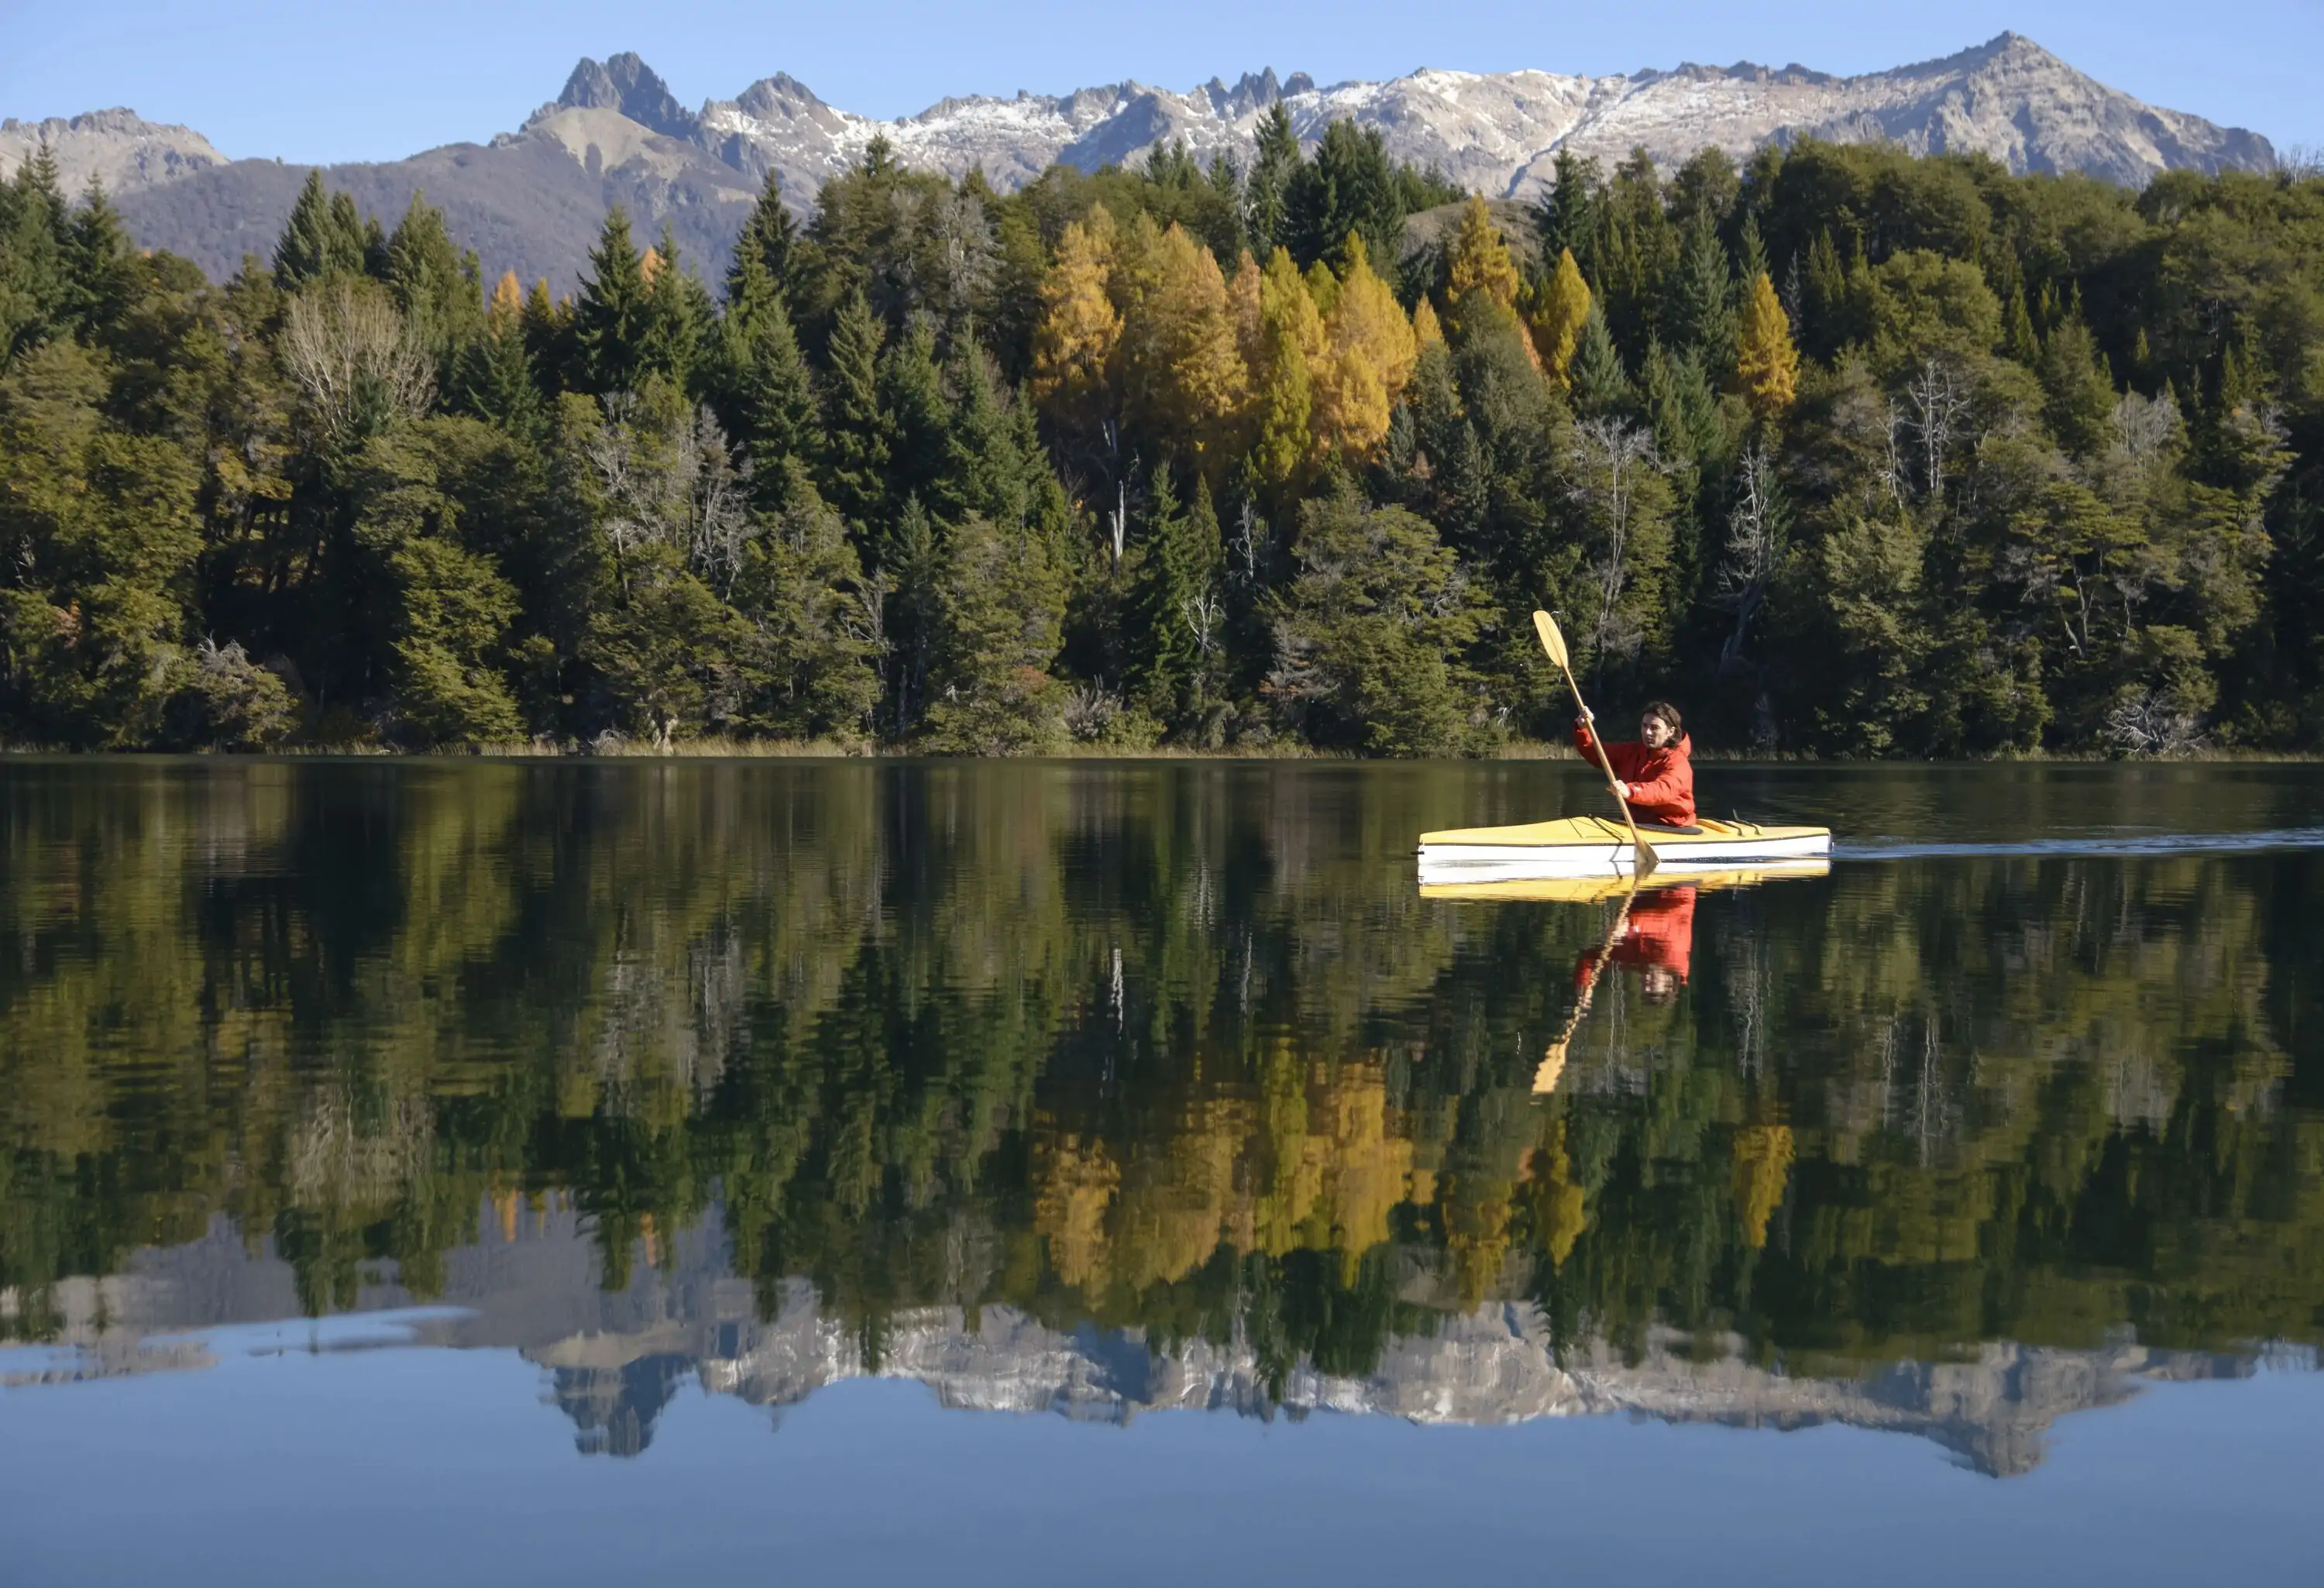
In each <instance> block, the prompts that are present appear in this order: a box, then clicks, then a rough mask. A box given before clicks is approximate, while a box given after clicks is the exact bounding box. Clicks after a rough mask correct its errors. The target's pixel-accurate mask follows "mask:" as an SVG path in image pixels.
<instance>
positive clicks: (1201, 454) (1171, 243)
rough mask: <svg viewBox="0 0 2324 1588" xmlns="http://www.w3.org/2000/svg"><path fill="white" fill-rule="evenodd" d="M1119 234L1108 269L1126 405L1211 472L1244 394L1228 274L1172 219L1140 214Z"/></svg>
mask: <svg viewBox="0 0 2324 1588" xmlns="http://www.w3.org/2000/svg"><path fill="white" fill-rule="evenodd" d="M1126 243H1127V246H1125V247H1124V248H1123V250H1122V258H1121V261H1120V267H1119V268H1117V270H1116V272H1115V282H1116V288H1117V291H1116V305H1117V308H1118V309H1119V310H1120V316H1121V332H1120V352H1119V355H1118V368H1119V371H1120V377H1119V379H1120V388H1119V389H1120V392H1121V399H1122V407H1123V411H1124V413H1125V415H1126V416H1127V417H1128V418H1129V419H1130V420H1132V421H1133V422H1135V423H1137V424H1139V425H1141V426H1143V427H1145V428H1146V429H1149V430H1150V431H1152V432H1153V433H1154V434H1156V435H1158V436H1162V437H1165V438H1167V439H1171V440H1174V441H1176V442H1178V443H1180V444H1182V445H1184V446H1185V447H1186V448H1188V449H1189V450H1190V451H1191V452H1192V453H1193V454H1194V457H1195V458H1196V460H1197V461H1198V463H1200V464H1201V465H1203V466H1205V467H1206V468H1207V469H1209V470H1210V471H1212V472H1213V473H1215V470H1216V467H1217V466H1219V465H1220V464H1221V463H1222V462H1223V461H1224V459H1225V458H1226V457H1228V456H1230V455H1231V452H1232V451H1233V441H1234V439H1235V437H1236V435H1237V433H1238V430H1239V428H1240V420H1241V417H1242V413H1243V410H1244V408H1245V407H1246V406H1247V404H1248V402H1249V401H1250V372H1249V370H1248V369H1247V368H1246V367H1245V366H1244V364H1243V356H1242V350H1241V348H1240V346H1239V343H1238V338H1237V337H1236V335H1235V319H1234V314H1233V311H1232V308H1231V304H1230V303H1229V300H1228V296H1227V282H1226V277H1225V276H1224V275H1222V273H1221V272H1220V271H1219V263H1218V261H1217V260H1216V259H1215V258H1214V257H1213V255H1212V254H1211V251H1210V250H1209V249H1208V248H1205V247H1204V246H1203V245H1202V244H1200V243H1198V242H1196V241H1195V240H1194V237H1193V235H1191V234H1189V233H1188V232H1187V231H1186V229H1185V227H1184V226H1178V225H1176V224H1175V223H1174V224H1173V225H1172V226H1171V227H1170V229H1169V230H1168V231H1167V232H1159V231H1157V230H1156V229H1155V226H1154V223H1153V221H1152V220H1151V219H1149V218H1148V217H1144V216H1140V217H1139V220H1138V223H1137V225H1136V226H1132V227H1130V230H1129V234H1128V236H1127V238H1126Z"/></svg>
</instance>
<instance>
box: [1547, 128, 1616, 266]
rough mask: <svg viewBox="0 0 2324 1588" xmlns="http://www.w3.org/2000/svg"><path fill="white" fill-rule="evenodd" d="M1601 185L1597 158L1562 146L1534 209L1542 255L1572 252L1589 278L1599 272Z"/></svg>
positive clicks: (1550, 257) (1550, 256) (1551, 257)
mask: <svg viewBox="0 0 2324 1588" xmlns="http://www.w3.org/2000/svg"><path fill="white" fill-rule="evenodd" d="M1599 186H1600V179H1599V173H1598V162H1597V161H1595V160H1591V159H1583V158H1581V157H1580V156H1577V155H1574V154H1572V153H1569V152H1566V151H1565V150H1563V149H1561V150H1559V151H1558V152H1557V158H1556V160H1555V161H1554V162H1553V165H1552V175H1551V178H1550V186H1549V191H1548V192H1546V193H1545V194H1544V195H1543V196H1542V199H1541V202H1540V204H1539V206H1538V207H1536V208H1535V211H1534V225H1535V228H1536V229H1537V230H1538V231H1539V232H1540V234H1541V256H1542V257H1543V258H1544V259H1554V258H1555V257H1556V256H1557V255H1559V254H1572V255H1573V261H1574V263H1575V264H1577V265H1579V266H1580V267H1581V269H1582V274H1583V276H1584V277H1586V278H1594V277H1595V276H1596V275H1597V273H1598V271H1597V256H1598V189H1599Z"/></svg>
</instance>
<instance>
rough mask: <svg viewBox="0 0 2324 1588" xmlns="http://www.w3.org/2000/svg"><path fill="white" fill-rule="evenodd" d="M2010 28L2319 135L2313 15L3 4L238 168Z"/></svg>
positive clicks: (52, 106)
mask: <svg viewBox="0 0 2324 1588" xmlns="http://www.w3.org/2000/svg"><path fill="white" fill-rule="evenodd" d="M2010 28H2014V29H2015V30H2016V31H2017V32H2022V33H2025V34H2027V35H2029V36H2030V37H2032V38H2034V39H2036V40H2038V41H2040V42H2042V43H2043V44H2044V45H2046V46H2047V47H2048V48H2049V49H2051V50H2052V51H2055V52H2056V53H2057V54H2059V55H2061V56H2062V57H2063V58H2065V59H2066V60H2069V61H2070V62H2072V63H2073V64H2074V65H2075V66H2077V67H2079V68H2080V69H2082V70H2084V71H2086V72H2089V73H2090V74H2091V75H2092V76H2094V77H2096V78H2099V79H2100V80H2101V81H2104V82H2107V83H2109V84H2112V85H2113V86H2114V87H2116V88H2122V89H2125V90H2126V91H2128V92H2130V93H2133V94H2135V95H2137V96H2139V97H2141V98H2144V99H2146V100H2148V101H2150V102H2152V103H2155V104H2160V105H2165V106H2171V107H2172V108H2175V109H2181V110H2190V111H2193V112H2195V113H2197V114H2199V115H2207V116H2209V117H2210V118H2212V119H2213V120H2215V121H2220V122H2226V123H2230V124H2234V125H2243V126H2248V127H2251V128H2253V129H2254V130H2255V131H2257V132H2260V133H2263V134H2266V135H2267V136H2268V137H2270V138H2272V139H2273V140H2274V141H2275V142H2276V143H2277V144H2278V145H2279V146H2280V147H2281V146H2287V145H2294V144H2298V145H2307V146H2310V147H2314V146H2318V145H2324V96H2319V95H2318V94H2317V93H2316V92H2315V89H2314V74H2315V68H2316V63H2317V62H2318V61H2319V60H2324V4H2319V0H2242V3H2240V4H2236V5H2189V4H2187V3H2186V0H2171V3H2169V4H2163V3H2160V0H2113V3H2111V4H2097V3H2089V0H2085V3H2080V4H2064V3H2049V4H2044V3H2039V0H2018V3H2017V4H2013V5H2000V4H1990V3H1988V0H1956V3H1954V4H1950V5H1893V4H1888V5H1867V4H1864V3H1863V0H1856V3H1853V4H1838V3H1835V0H1791V3H1788V4H1783V5H1738V4H1736V3H1735V0H1720V3H1719V4H1672V3H1664V4H1653V3H1639V4H1631V5H1619V4H1602V3H1601V4H1600V5H1591V6H1587V7H1582V6H1560V5H1541V4H1538V3H1530V4H1528V3H1526V0H1427V3H1425V4H1389V3H1387V0H1277V3H1275V4H1267V5H1255V4H1252V3H1251V0H1175V3H1174V0H1165V3H1163V4H1159V5H1157V4H1153V3H1151V0H1147V3H1145V4H1133V5H1123V6H1117V7H1110V8H1109V7H1093V6H1091V5H1086V4H1077V5H1066V4H1063V3H1061V0H1002V3H996V4H987V5H961V4H958V3H957V0H848V3H845V4H830V3H827V0H826V3H825V4H822V5H797V4H773V5H769V4H765V3H763V0H761V3H759V4H743V3H740V0H693V3H687V0H669V3H667V4H664V5H659V6H654V7H648V6H641V5H637V4H636V3H635V0H627V3H624V4H620V5H615V4H610V3H607V0H559V3H558V4H553V5H551V4H542V3H540V0H458V3H455V0H399V3H397V4H392V5H386V4H379V3H377V0H350V3H346V4H328V3H325V4H316V3H314V0H303V3H292V0H268V3H264V4H239V5H238V4H231V3H226V4H220V3H217V0H205V3H201V4H196V3H194V0H99V3H97V4H90V3H88V0H81V3H80V4H70V5H59V4H57V3H56V0H0V115H16V116H28V117H29V116H43V115H70V114H73V113H75V112H78V111H83V110H90V109H96V108H100V107H103V106H113V105H127V106H133V107H134V108H135V109H136V110H138V111H139V112H141V113H142V114H143V115H146V116H148V117H150V118H152V119H153V120H156V121H173V122H183V123H185V124H187V125H190V126H193V127H196V128H198V129H199V130H200V131H202V132H203V133H205V134H208V136H209V137H210V139H211V140H212V141H213V142H214V143H217V145H218V147H219V148H220V149H222V150H224V151H225V152H226V153H227V154H229V155H234V156H244V155H281V156H284V157H286V158H289V159H292V160H299V161H339V160H368V159H392V158H395V157H398V156H401V155H404V154H409V153H411V152H415V151H417V150H420V149H422V148H427V147H429V146H432V145H434V144H438V143H450V142H455V141H458V140H464V139H467V140H482V139H484V138H486V137H489V136H490V135H491V134H493V133H495V132H500V131H504V130H507V129H509V128H512V127H514V126H515V125H517V124H518V123H519V122H521V120H522V119H523V118H524V116H525V115H526V114H527V113H529V112H530V110H531V109H532V108H533V107H534V106H537V105H539V104H540V103H541V102H542V101H543V100H545V99H549V98H553V97H555V96H556V94H557V92H558V88H560V87H562V86H563V83H564V80H565V76H566V73H567V71H569V70H570V69H572V66H573V62H574V61H575V60H576V59H577V58H579V57H580V56H583V55H594V56H597V57H599V58H600V59H602V58H603V57H604V56H606V55H610V54H613V53H614V52H615V51H622V50H635V51H638V52H639V53H640V54H641V55H643V56H644V57H645V59H646V60H648V61H649V62H650V64H651V65H652V66H653V67H654V68H655V69H657V70H659V72H660V73H661V74H662V75H663V76H664V77H665V78H668V79H669V83H670V86H671V88H672V89H673V90H674V91H675V92H676V93H677V95H678V98H680V99H681V100H683V101H685V102H686V103H687V104H688V105H699V104H700V103H701V102H702V101H703V100H704V99H705V98H707V97H720V98H730V97H733V96H734V95H736V94H738V93H740V92H741V91H742V88H744V87H746V86H747V85H748V84H750V83H751V82H752V81H753V80H755V79H756V78H761V77H768V76H771V75H772V74H773V73H775V72H777V71H788V72H789V73H790V74H791V75H792V76H793V77H796V78H799V79H800V80H801V81H803V82H805V83H806V84H807V85H808V86H809V87H810V88H814V89H815V90H816V92H817V93H818V94H820V95H822V96H823V97H824V98H825V99H826V100H828V101H830V102H831V103H832V104H835V105H837V106H843V107H844V108H846V109H849V110H854V111H860V112H862V113H864V114H867V115H908V114H910V113H912V112H914V111H918V110H920V109H922V108H924V107H925V106H927V105H928V104H929V103H930V102H931V101H933V100H935V99H937V98H939V97H943V96H944V95H946V94H968V93H995V94H1008V93H1013V92H1014V91H1015V90H1017V89H1018V88H1030V89H1033V90H1035V91H1037V92H1047V93H1055V92H1060V91H1063V90H1065V89H1067V88H1078V87H1081V86H1084V85H1086V84H1092V83H1103V82H1114V81H1118V80H1120V79H1121V78H1139V79H1140V80H1141V81H1145V82H1149V83H1158V84H1162V85H1166V86H1168V87H1172V88H1187V87H1191V86H1192V85H1194V84H1195V83H1198V82H1201V81H1203V79H1205V78H1209V77H1211V76H1212V75H1213V74H1214V73H1215V74H1217V75H1220V76H1222V77H1225V78H1228V79H1229V80H1232V78H1234V77H1235V76H1236V74H1238V73H1240V72H1242V71H1246V70H1252V71H1255V70H1257V69H1259V68H1260V67H1263V66H1270V65H1271V66H1273V67H1274V68H1275V69H1277V71H1278V72H1282V73H1285V74H1288V73H1290V72H1293V71H1305V72H1309V73H1311V74H1313V75H1314V77H1316V78H1318V79H1319V80H1322V81H1326V82H1329V81H1333V80H1337V79H1341V78H1379V77H1389V76H1394V75H1396V74H1397V73H1400V72H1404V71H1408V70H1410V69H1413V68H1415V67H1419V66H1440V67H1457V68H1466V69H1475V70H1507V69H1515V68H1518V67H1538V68H1542V69H1548V70H1553V71H1587V72H1610V71H1628V70H1635V69H1637V68H1640V67H1645V66H1662V67H1667V66H1674V65H1676V64H1678V63H1679V62H1680V61H1682V60H1697V61H1703V62H1710V63H1716V64H1720V65H1724V64H1728V63H1729V62H1732V61H1735V60H1743V59H1748V60H1759V61H1764V62H1767V63H1770V64H1774V65H1782V64H1784V63H1786V62H1789V61H1794V60H1797V61H1800V62H1802V63H1803V64H1805V65H1808V66H1812V67H1816V68H1819V69H1822V70H1826V71H1837V72H1857V71H1867V70H1877V69H1880V68H1883V67H1888V66H1895V65H1899V64H1902V63H1904V62H1906V61H1910V60H1926V59H1928V58H1930V57H1932V56H1938V55H1946V54H1950V53H1951V52H1952V51H1956V50H1959V49H1962V48H1964V47H1966V46H1968V45H1970V44H1975V43H1978V42H1982V41H1984V40H1986V39H1988V38H1990V37H1992V36H1993V35H1994V34H1995V33H1997V32H2002V31H2003V30H2005V29H2010Z"/></svg>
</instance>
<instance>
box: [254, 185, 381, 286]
mask: <svg viewBox="0 0 2324 1588" xmlns="http://www.w3.org/2000/svg"><path fill="white" fill-rule="evenodd" d="M364 248H365V239H364V225H363V218H362V217H360V216H359V215H357V214H356V213H355V200H354V199H351V198H349V197H348V196H347V195H346V194H345V193H338V194H332V193H327V192H326V191H325V190H324V188H323V173H322V172H321V171H309V172H308V173H307V180H306V182H305V183H304V185H302V186H301V187H300V189H299V198H298V199H297V201H296V202H295V203H293V204H292V205H291V218H290V219H289V220H287V221H285V222H284V223H283V226H282V235H281V238H280V239H278V240H277V241H276V243H275V245H274V282H275V284H276V285H277V286H279V287H281V288H282V289H283V290H284V291H295V290H296V289H298V288H300V287H303V286H305V285H306V284H307V283H308V282H318V281H321V280H322V279H324V278H325V277H326V276H330V275H338V274H345V275H362V274H363V273H364V271H365V268H366V266H367V264H368V263H369V262H368V260H367V258H366V256H365V251H364Z"/></svg>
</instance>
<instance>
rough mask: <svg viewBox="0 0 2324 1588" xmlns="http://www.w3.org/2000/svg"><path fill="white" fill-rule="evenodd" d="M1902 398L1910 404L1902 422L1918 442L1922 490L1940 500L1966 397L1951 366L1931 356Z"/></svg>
mask: <svg viewBox="0 0 2324 1588" xmlns="http://www.w3.org/2000/svg"><path fill="white" fill-rule="evenodd" d="M1904 397H1905V401H1906V402H1909V403H1910V404H1911V405H1912V412H1911V414H1910V415H1909V416H1908V418H1907V419H1906V421H1905V422H1906V424H1907V425H1908V426H1909V427H1910V428H1911V429H1912V431H1913V434H1914V437H1915V438H1916V439H1918V441H1919V443H1920V451H1921V485H1922V489H1923V492H1924V493H1925V494H1926V495H1927V498H1928V499H1929V500H1930V501H1932V502H1940V503H1941V502H1942V501H1943V500H1944V494H1945V463H1946V460H1947V458H1948V457H1950V454H1951V451H1952V446H1953V439H1954V435H1955V432H1956V431H1957V430H1958V429H1959V428H1960V421H1961V420H1962V419H1963V418H1964V417H1965V416H1966V415H1967V414H1968V412H1969V399H1968V398H1967V397H1966V396H1964V395H1962V393H1961V391H1960V386H1959V384H1958V383H1956V382H1955V381H1954V379H1953V372H1952V369H1951V367H1950V365H1946V364H1945V363H1944V362H1943V361H1942V360H1941V359H1935V358H1932V359H1930V360H1929V361H1928V362H1927V363H1926V364H1924V365H1922V366H1921V373H1920V374H1917V375H1915V376H1914V377H1913V383H1912V384H1911V385H1909V386H1907V387H1906V388H1905V389H1904Z"/></svg>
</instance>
